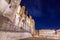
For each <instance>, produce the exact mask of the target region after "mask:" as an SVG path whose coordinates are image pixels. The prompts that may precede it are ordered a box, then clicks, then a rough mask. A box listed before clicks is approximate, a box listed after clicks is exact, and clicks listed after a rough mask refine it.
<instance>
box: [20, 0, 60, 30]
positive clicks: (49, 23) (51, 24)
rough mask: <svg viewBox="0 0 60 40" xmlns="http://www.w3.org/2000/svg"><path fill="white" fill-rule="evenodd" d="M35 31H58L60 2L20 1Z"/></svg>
mask: <svg viewBox="0 0 60 40" xmlns="http://www.w3.org/2000/svg"><path fill="white" fill-rule="evenodd" d="M21 5H22V6H23V5H25V7H26V9H27V10H28V13H29V14H30V15H31V16H32V17H33V19H34V20H35V28H36V29H38V30H39V29H55V30H56V29H60V0H22V2H21Z"/></svg>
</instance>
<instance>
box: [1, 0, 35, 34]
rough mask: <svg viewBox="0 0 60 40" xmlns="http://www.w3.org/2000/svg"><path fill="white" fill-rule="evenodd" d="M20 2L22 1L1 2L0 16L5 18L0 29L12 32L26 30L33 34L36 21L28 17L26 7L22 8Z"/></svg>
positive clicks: (4, 0) (5, 0)
mask: <svg viewBox="0 0 60 40" xmlns="http://www.w3.org/2000/svg"><path fill="white" fill-rule="evenodd" d="M20 2H21V0H0V15H1V17H2V18H3V22H2V25H0V26H1V28H0V29H1V30H10V31H20V29H24V30H26V31H28V32H30V33H32V34H33V32H34V27H35V22H34V19H32V17H31V16H30V15H29V16H28V15H27V14H28V13H27V12H26V11H27V10H26V8H25V6H22V7H21V6H20ZM26 13H27V14H26ZM2 18H0V19H1V20H2ZM1 20H0V21H1ZM0 24H1V23H0Z"/></svg>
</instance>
